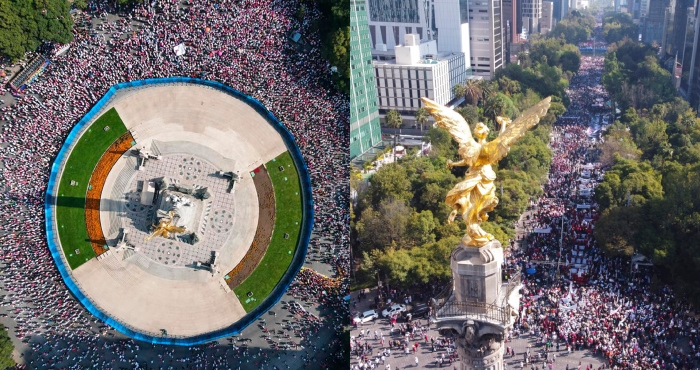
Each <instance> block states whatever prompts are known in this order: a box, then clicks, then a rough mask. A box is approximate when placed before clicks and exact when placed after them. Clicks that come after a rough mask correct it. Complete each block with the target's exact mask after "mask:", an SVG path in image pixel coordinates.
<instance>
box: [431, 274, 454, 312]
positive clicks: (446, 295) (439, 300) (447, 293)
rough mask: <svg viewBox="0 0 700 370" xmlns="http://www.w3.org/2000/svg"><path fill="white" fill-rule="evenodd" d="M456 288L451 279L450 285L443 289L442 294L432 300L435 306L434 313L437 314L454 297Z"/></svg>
mask: <svg viewBox="0 0 700 370" xmlns="http://www.w3.org/2000/svg"><path fill="white" fill-rule="evenodd" d="M453 288H454V284H453V280H452V279H450V281H449V283H448V284H447V285H446V286H445V288H443V289H442V290H441V291H440V293H438V294H437V295H435V297H434V298H433V300H432V304H433V311H434V312H437V311H439V310H440V309H441V308H442V306H444V305H445V303H446V302H447V301H448V300H449V299H450V297H452V290H453Z"/></svg>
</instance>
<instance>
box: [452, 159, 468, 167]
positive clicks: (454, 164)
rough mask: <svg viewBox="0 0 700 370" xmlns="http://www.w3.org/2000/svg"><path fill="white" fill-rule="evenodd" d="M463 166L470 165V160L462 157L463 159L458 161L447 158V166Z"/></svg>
mask: <svg viewBox="0 0 700 370" xmlns="http://www.w3.org/2000/svg"><path fill="white" fill-rule="evenodd" d="M462 166H469V161H468V160H466V159H462V160H461V161H457V162H453V161H451V160H447V168H452V167H462Z"/></svg>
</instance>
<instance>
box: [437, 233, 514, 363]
mask: <svg viewBox="0 0 700 370" xmlns="http://www.w3.org/2000/svg"><path fill="white" fill-rule="evenodd" d="M502 264H503V249H502V248H501V243H500V242H499V241H498V240H492V241H491V242H489V243H488V244H486V245H485V246H483V247H469V246H465V245H464V244H463V243H460V245H459V246H458V247H457V248H456V249H455V250H454V251H452V256H451V258H450V267H451V269H452V277H453V281H454V298H453V299H454V302H477V304H483V305H484V306H483V311H481V310H478V309H474V308H472V312H471V313H467V314H466V316H467V320H466V321H465V322H463V324H462V330H461V334H462V335H460V336H459V340H458V342H457V348H458V351H459V352H458V353H459V355H460V358H461V361H460V363H461V365H460V369H461V370H503V352H504V350H503V347H504V332H503V327H499V326H497V325H493V323H492V322H488V321H484V320H483V318H482V317H479V316H480V315H477V316H472V315H473V314H478V313H481V314H487V312H490V311H491V310H492V309H491V308H488V307H493V306H500V300H499V297H500V294H501V285H502V278H501V265H502ZM477 307H478V305H477ZM487 316H488V315H487Z"/></svg>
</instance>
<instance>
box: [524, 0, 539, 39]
mask: <svg viewBox="0 0 700 370" xmlns="http://www.w3.org/2000/svg"><path fill="white" fill-rule="evenodd" d="M520 4H521V5H520V6H521V9H522V19H523V28H525V29H527V34H528V35H529V34H533V33H538V32H540V25H539V21H540V18H542V0H522V1H521V2H520Z"/></svg>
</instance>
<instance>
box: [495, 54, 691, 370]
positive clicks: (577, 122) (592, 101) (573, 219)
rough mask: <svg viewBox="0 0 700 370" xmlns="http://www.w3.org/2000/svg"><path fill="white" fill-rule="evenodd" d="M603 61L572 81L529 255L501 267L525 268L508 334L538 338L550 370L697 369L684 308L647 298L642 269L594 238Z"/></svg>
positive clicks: (657, 292)
mask: <svg viewBox="0 0 700 370" xmlns="http://www.w3.org/2000/svg"><path fill="white" fill-rule="evenodd" d="M602 62H603V57H598V58H595V59H593V58H591V57H584V58H583V62H582V66H581V71H580V72H579V75H578V76H575V77H574V78H573V79H572V81H571V85H570V87H569V92H568V93H569V96H570V98H571V101H572V104H571V107H569V110H568V111H567V113H566V115H565V116H564V117H562V119H560V121H559V122H558V124H557V125H555V127H554V131H553V135H552V143H551V148H552V151H553V153H552V154H553V155H552V158H553V163H552V166H551V170H550V173H549V178H548V183H547V184H546V185H545V187H544V194H543V195H542V197H540V199H537V200H534V201H533V202H532V203H531V205H532V206H533V207H532V209H531V212H530V213H529V215H528V217H527V218H526V219H525V220H523V221H524V223H525V227H526V229H527V231H528V232H527V233H526V234H527V235H528V236H527V241H526V242H525V243H523V244H526V247H524V248H520V249H519V250H517V251H514V252H513V253H512V257H511V258H510V259H509V260H508V261H507V266H506V267H508V268H511V269H513V268H515V266H516V265H517V266H519V267H520V268H521V270H522V271H523V285H524V289H523V297H522V300H521V306H520V309H521V312H520V316H519V321H518V325H516V328H515V330H514V332H513V333H512V334H513V335H514V336H515V335H517V333H520V332H529V333H533V334H534V335H536V336H537V338H538V343H539V344H540V345H541V347H540V348H539V349H537V350H538V351H539V352H542V353H544V354H545V355H543V356H546V357H543V358H546V359H548V362H549V363H552V364H553V363H554V361H553V359H554V358H556V356H560V355H561V354H562V353H571V352H572V351H588V352H590V353H593V354H594V356H595V357H596V358H598V359H600V360H601V361H602V362H603V364H604V365H603V366H606V368H616V369H693V368H697V365H698V359H699V357H700V350H699V349H698V347H697V345H698V344H699V343H700V337H699V336H698V333H697V330H696V328H697V327H698V320H697V319H696V317H695V316H694V315H692V314H691V311H690V306H689V305H688V304H687V303H686V302H684V301H683V300H682V299H680V298H678V297H675V296H674V294H673V291H672V289H671V288H670V287H667V286H665V287H661V288H660V289H658V288H657V289H652V275H653V274H652V272H651V271H650V270H648V268H647V267H645V266H644V264H634V263H630V261H629V258H627V259H624V258H621V257H620V258H607V257H606V256H605V255H603V254H602V253H601V251H600V250H599V248H598V247H597V245H596V242H595V239H594V238H593V235H592V234H593V230H594V228H595V222H596V220H597V219H598V217H599V214H598V205H597V204H596V202H595V201H594V198H593V194H594V193H595V187H596V185H597V183H598V182H599V181H602V179H603V175H604V168H602V167H601V165H600V164H599V163H597V162H596V161H595V155H594V153H595V151H594V149H595V143H596V142H597V141H599V140H600V139H601V136H600V135H599V134H598V131H599V130H600V126H601V121H602V120H603V117H602V115H601V114H600V113H599V111H598V107H597V106H596V102H597V98H604V99H605V100H607V96H606V95H605V92H604V90H602V89H601V87H600V83H601V82H600V78H601V74H602ZM562 227H563V230H562ZM527 352H528V353H525V354H517V355H518V356H522V358H523V359H524V364H523V366H526V367H528V368H529V366H530V365H529V364H531V363H532V362H533V361H534V360H536V359H537V357H536V356H535V351H534V350H533V351H532V353H530V351H529V350H528V351H527ZM545 361H547V360H545ZM537 366H538V367H539V365H537ZM582 366H584V367H583V368H586V369H590V368H599V367H601V366H595V367H594V366H593V365H590V364H587V363H585V362H584V363H583V364H582ZM554 368H563V366H562V365H558V364H556V365H555V366H554ZM567 368H568V366H567ZM579 368H581V367H579Z"/></svg>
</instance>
